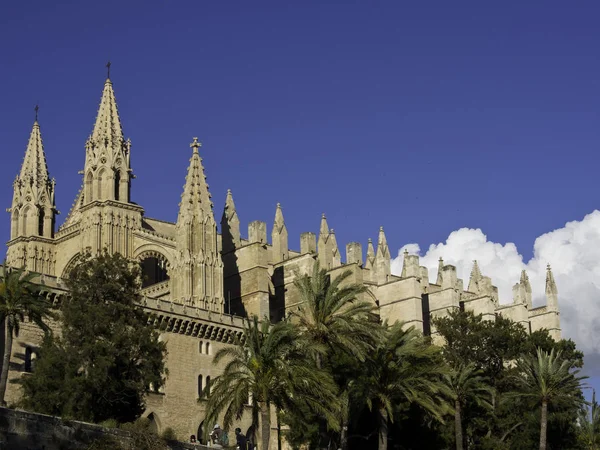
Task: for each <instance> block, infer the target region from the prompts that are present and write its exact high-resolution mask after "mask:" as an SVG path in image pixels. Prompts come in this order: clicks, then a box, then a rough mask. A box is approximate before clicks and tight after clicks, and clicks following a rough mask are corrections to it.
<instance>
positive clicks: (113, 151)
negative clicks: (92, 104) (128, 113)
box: [82, 78, 133, 205]
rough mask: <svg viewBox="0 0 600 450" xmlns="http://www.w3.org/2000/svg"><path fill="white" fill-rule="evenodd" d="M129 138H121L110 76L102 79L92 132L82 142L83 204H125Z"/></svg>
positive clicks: (127, 180) (121, 131)
mask: <svg viewBox="0 0 600 450" xmlns="http://www.w3.org/2000/svg"><path fill="white" fill-rule="evenodd" d="M130 151H131V141H130V140H129V139H127V140H125V138H124V137H123V129H122V127H121V119H120V118H119V111H118V110H117V101H116V98H115V92H114V90H113V85H112V82H111V80H110V78H107V79H106V81H105V82H104V89H103V91H102V98H101V100H100V107H99V108H98V115H97V117H96V123H95V124H94V129H93V131H92V134H91V135H90V137H89V138H88V140H87V142H86V144H85V166H84V169H83V176H84V191H83V202H82V203H83V204H84V205H86V204H89V203H91V202H93V201H104V200H116V201H119V202H125V203H129V197H130V183H131V179H132V178H133V174H132V171H131V165H130Z"/></svg>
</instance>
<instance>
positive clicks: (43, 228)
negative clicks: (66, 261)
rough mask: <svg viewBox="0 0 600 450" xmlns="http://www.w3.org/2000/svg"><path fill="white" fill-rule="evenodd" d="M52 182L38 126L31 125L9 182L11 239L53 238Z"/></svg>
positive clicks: (54, 207)
mask: <svg viewBox="0 0 600 450" xmlns="http://www.w3.org/2000/svg"><path fill="white" fill-rule="evenodd" d="M54 187H55V181H54V179H50V175H49V173H48V165H47V163H46V154H45V153H44V145H43V143H42V135H41V132H40V125H39V123H38V121H37V107H36V120H35V122H34V123H33V127H32V129H31V134H30V136H29V141H28V143H27V149H26V150H25V158H24V159H23V165H22V166H21V171H20V173H19V175H18V176H17V177H16V179H15V181H14V183H13V188H14V192H13V201H12V206H11V208H10V209H9V212H11V213H12V226H11V239H15V238H17V237H19V236H42V237H46V238H51V237H53V235H54V219H55V215H56V214H57V213H58V211H57V210H56V203H55V199H54Z"/></svg>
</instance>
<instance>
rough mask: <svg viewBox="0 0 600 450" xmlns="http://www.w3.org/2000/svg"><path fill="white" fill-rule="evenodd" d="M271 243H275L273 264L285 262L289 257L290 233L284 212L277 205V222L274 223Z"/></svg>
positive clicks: (278, 204) (279, 205)
mask: <svg viewBox="0 0 600 450" xmlns="http://www.w3.org/2000/svg"><path fill="white" fill-rule="evenodd" d="M271 242H272V243H273V253H272V255H273V256H272V258H273V263H278V262H280V261H285V260H286V259H288V257H289V249H288V232H287V228H286V226H285V221H284V220H283V211H282V210H281V204H280V203H277V208H276V209H275V221H274V222H273V231H272V232H271Z"/></svg>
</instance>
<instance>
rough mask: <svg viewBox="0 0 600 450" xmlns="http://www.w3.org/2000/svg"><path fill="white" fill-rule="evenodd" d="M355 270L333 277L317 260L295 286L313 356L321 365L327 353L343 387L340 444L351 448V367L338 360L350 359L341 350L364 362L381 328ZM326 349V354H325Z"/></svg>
mask: <svg viewBox="0 0 600 450" xmlns="http://www.w3.org/2000/svg"><path fill="white" fill-rule="evenodd" d="M351 275H352V272H351V271H349V270H347V271H344V272H342V273H341V274H339V275H337V276H336V277H335V278H333V280H332V279H331V276H330V275H329V274H328V273H327V270H325V269H322V268H321V267H320V265H319V262H318V261H317V262H315V264H314V266H313V271H312V275H311V276H309V275H307V274H305V275H303V276H299V277H297V278H296V280H295V281H294V286H295V287H296V288H297V290H298V293H299V300H300V306H299V307H298V310H297V311H294V312H293V313H292V316H293V317H294V319H295V320H296V322H297V323H298V326H299V327H300V332H301V333H302V335H303V336H304V338H305V339H307V340H309V341H310V342H311V343H312V345H311V346H310V349H311V350H312V353H313V356H314V358H315V363H316V365H317V367H318V368H321V367H323V360H322V359H323V357H325V358H327V361H326V363H327V365H328V366H329V370H330V371H331V373H333V374H337V376H336V377H335V379H336V382H337V384H338V385H339V387H340V390H341V393H340V396H341V399H342V404H343V407H342V412H341V415H340V421H341V424H340V427H341V436H340V441H341V442H340V446H341V447H342V449H343V450H345V449H346V448H347V442H348V433H347V431H348V420H349V411H348V407H349V399H348V386H347V384H348V382H349V381H350V379H349V378H348V377H347V376H346V375H347V373H348V370H347V368H345V367H343V366H340V365H338V364H336V361H337V362H339V361H340V360H345V362H346V363H348V362H350V366H351V367H352V366H353V363H352V362H351V361H348V359H347V358H345V357H344V356H343V355H340V353H341V354H345V355H346V356H349V357H351V358H352V359H354V360H358V361H359V362H361V363H362V362H364V361H365V358H366V356H367V354H368V353H369V352H370V351H372V350H373V349H374V348H375V345H376V342H377V340H378V338H379V336H378V333H379V331H380V327H379V326H378V324H379V317H378V316H377V315H376V314H375V305H374V304H373V303H371V302H368V301H364V300H361V299H360V298H361V296H362V295H363V294H364V293H365V292H366V291H367V287H366V286H365V285H361V284H356V283H351V282H349V280H348V279H349V278H350V276H351ZM323 349H325V354H323V351H322V350H323Z"/></svg>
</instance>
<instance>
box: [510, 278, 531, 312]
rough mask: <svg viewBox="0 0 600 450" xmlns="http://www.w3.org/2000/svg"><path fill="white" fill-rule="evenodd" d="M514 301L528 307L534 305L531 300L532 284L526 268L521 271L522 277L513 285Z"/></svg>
mask: <svg viewBox="0 0 600 450" xmlns="http://www.w3.org/2000/svg"><path fill="white" fill-rule="evenodd" d="M513 303H514V304H515V305H517V304H524V305H525V306H526V307H527V309H531V308H532V307H533V305H532V302H531V285H530V284H529V277H528V276H527V272H526V271H525V270H523V271H521V279H520V280H519V282H518V283H516V284H515V285H514V286H513Z"/></svg>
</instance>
